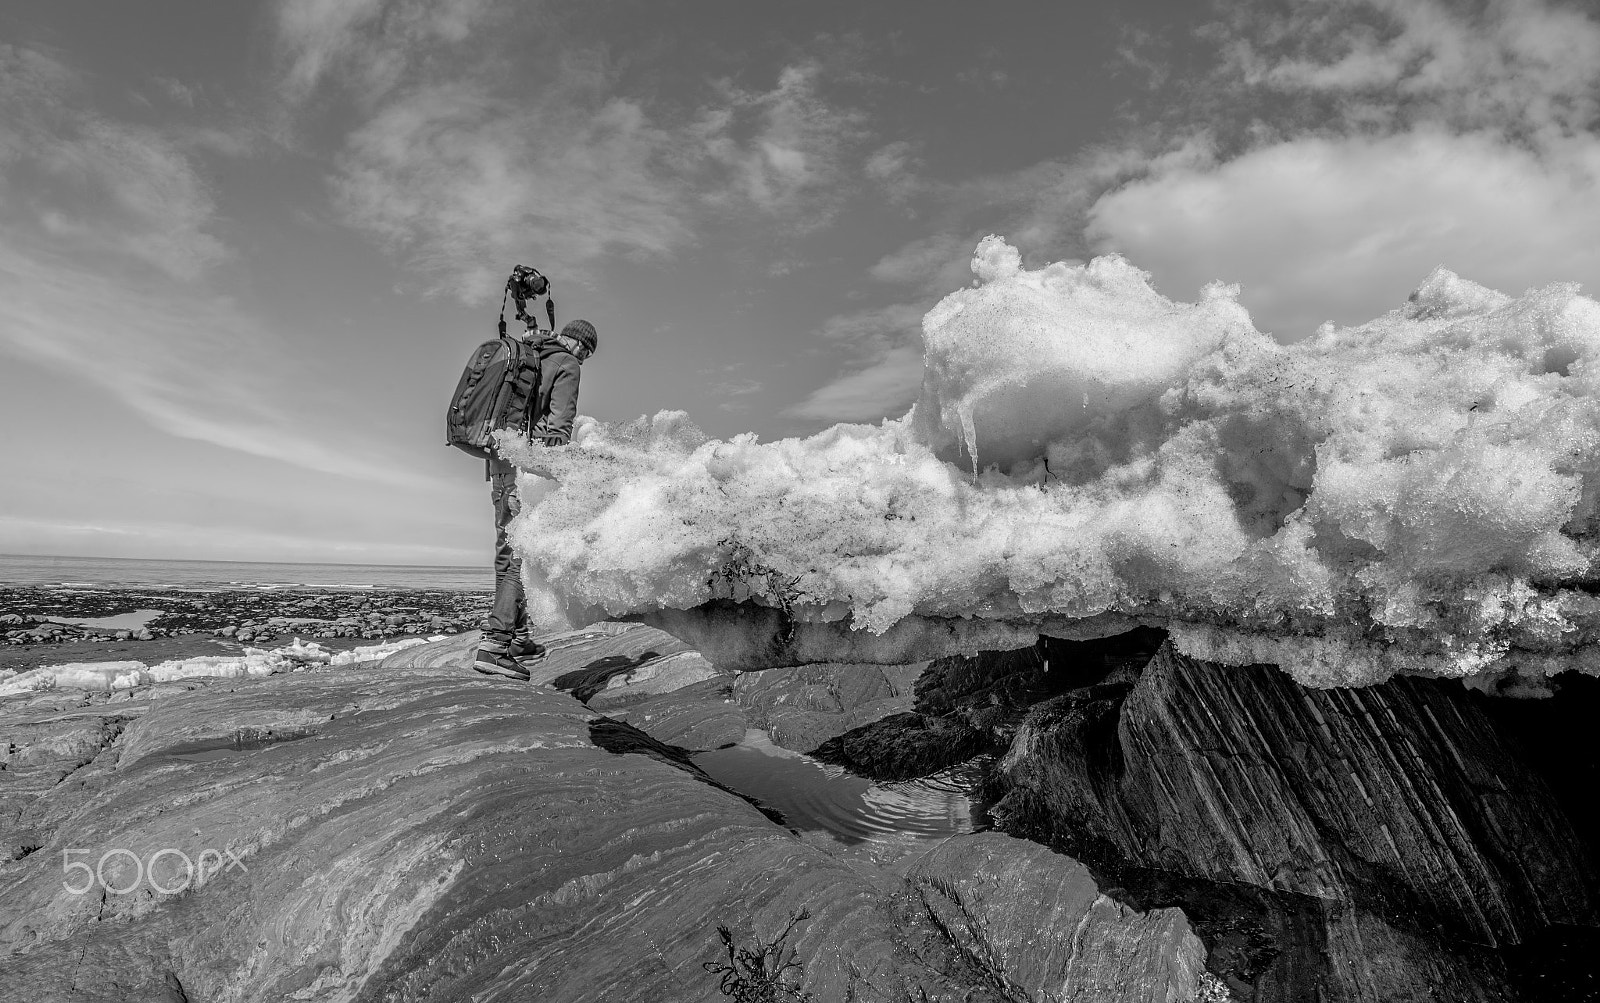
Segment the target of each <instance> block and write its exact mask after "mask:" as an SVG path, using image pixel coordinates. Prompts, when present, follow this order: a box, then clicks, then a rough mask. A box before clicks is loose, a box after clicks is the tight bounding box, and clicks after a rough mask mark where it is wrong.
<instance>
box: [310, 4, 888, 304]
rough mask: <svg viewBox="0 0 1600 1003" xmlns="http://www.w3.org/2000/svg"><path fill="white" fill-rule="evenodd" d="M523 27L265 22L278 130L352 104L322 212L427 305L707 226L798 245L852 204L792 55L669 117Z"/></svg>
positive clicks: (832, 134) (501, 19) (389, 13)
mask: <svg viewBox="0 0 1600 1003" xmlns="http://www.w3.org/2000/svg"><path fill="white" fill-rule="evenodd" d="M534 21H535V19H530V18H529V17H528V15H527V11H526V9H525V8H524V7H522V6H520V5H516V4H512V3H509V2H505V0H500V2H495V0H455V2H453V3H448V4H442V5H441V4H431V3H421V2H418V0H358V2H355V3H351V4H343V5H338V4H331V3H326V2H323V0H287V2H285V3H283V4H281V5H280V7H279V17H278V31H279V36H280V37H279V45H280V50H281V53H282V57H283V66H282V79H281V86H280V91H281V93H282V96H283V99H284V101H285V102H286V103H287V104H288V105H289V106H290V107H291V108H293V109H295V111H294V114H296V115H298V116H299V119H300V120H301V121H302V122H305V121H309V120H310V117H311V116H315V115H317V114H320V113H323V112H325V111H326V109H327V108H328V107H329V106H330V105H333V104H335V103H336V102H335V101H334V100H333V99H334V98H335V97H336V96H339V95H348V96H349V97H351V98H352V99H353V104H354V107H353V109H349V110H353V111H354V112H355V114H356V116H357V119H356V121H355V123H354V124H353V125H352V124H350V123H349V120H348V117H347V116H342V117H340V118H339V119H338V120H337V126H336V127H337V128H339V129H341V131H342V132H343V134H344V136H345V141H344V147H343V150H342V152H341V153H340V155H339V156H338V157H337V160H336V170H335V173H334V176H333V178H332V186H333V190H334V194H335V203H336V205H337V207H338V208H339V209H340V211H341V213H342V215H343V216H344V219H345V221H346V222H349V223H351V224H353V225H354V226H356V227H358V228H360V229H362V230H365V231H367V232H369V233H371V234H373V235H375V236H377V237H378V238H379V239H380V240H381V241H382V242H383V243H384V244H385V245H386V246H387V247H388V248H389V249H390V250H391V251H393V252H394V253H396V254H397V255H398V256H399V257H401V258H402V260H404V261H406V262H407V263H408V264H410V265H411V266H413V267H414V268H416V269H417V270H418V271H420V272H422V273H424V274H425V275H427V276H428V280H429V283H430V286H431V288H432V290H433V291H437V292H449V293H453V294H455V295H457V296H459V297H461V298H463V299H476V298H481V297H482V296H483V295H485V294H487V293H492V292H493V291H494V289H495V288H496V286H497V284H498V282H499V280H500V279H501V278H502V277H503V276H502V272H503V270H504V268H505V267H506V263H507V261H509V260H514V259H520V258H525V257H527V256H529V255H533V254H537V256H538V257H539V260H540V262H541V263H542V264H546V265H549V266H550V267H551V268H552V269H553V270H555V271H558V272H560V273H561V274H566V275H569V276H570V275H579V276H581V275H584V274H585V273H586V272H589V271H590V270H591V268H592V266H593V264H594V263H595V262H597V261H599V260H601V259H603V258H605V257H608V256H611V255H616V254H622V255H631V256H642V257H654V258H659V257H662V256H664V255H666V254H669V253H671V252H674V251H676V250H678V249H681V248H683V247H686V246H691V245H693V244H695V243H696V242H697V241H698V240H699V239H700V238H701V236H702V234H703V233H704V232H705V230H706V229H707V228H708V227H711V226H714V225H716V226H733V227H743V228H750V227H751V226H752V224H753V223H754V224H755V225H757V226H759V227H762V228H764V229H766V230H770V229H771V228H772V226H773V225H774V224H775V223H776V224H778V225H779V226H781V227H783V228H784V229H790V230H802V231H803V230H808V229H812V228H815V227H817V226H819V225H821V224H823V223H825V222H826V221H827V220H828V219H830V218H831V217H832V215H833V214H834V213H835V212H836V211H837V210H838V207H839V205H840V204H841V203H842V201H843V200H844V199H845V198H846V197H847V196H848V194H849V193H850V192H851V191H852V190H854V186H853V185H854V183H853V182H852V180H851V175H850V172H849V171H848V170H847V169H846V168H847V165H848V164H849V163H851V162H853V159H854V157H855V154H856V152H857V148H858V147H859V145H860V144H861V142H862V141H863V139H864V133H863V130H862V128H861V116H860V115H859V114H858V113H857V112H854V111H852V110H850V109H849V108H846V107H843V106H840V105H839V104H837V103H836V102H834V101H832V100H830V99H829V97H828V96H827V93H826V92H827V91H828V87H829V81H830V79H831V77H830V74H833V73H835V71H834V70H832V69H830V68H829V67H828V66H827V65H825V64H824V63H822V62H820V61H817V60H811V59H806V58H804V57H798V58H796V59H795V60H794V61H793V62H792V63H791V64H789V65H788V66H785V67H784V68H782V69H781V70H780V71H779V72H778V73H777V74H776V76H775V77H774V78H773V82H772V86H771V88H770V89H762V88H759V87H750V86H748V85H747V84H743V83H735V82H733V81H730V80H726V79H721V80H709V81H700V82H699V84H700V86H701V87H702V88H703V90H702V91H701V92H699V93H692V92H691V93H690V94H689V95H687V96H683V97H681V98H678V99H676V100H674V101H667V100H664V99H662V97H661V96H660V95H658V94H656V93H655V92H654V91H653V90H651V89H649V88H647V87H644V86H636V87H635V88H634V89H633V90H629V89H628V88H627V87H625V86H624V84H623V81H624V79H625V74H624V73H623V69H622V68H619V67H618V66H616V65H614V64H613V63H612V62H611V60H610V58H609V56H608V52H607V50H606V49H605V47H604V46H603V44H596V43H595V42H594V41H593V40H589V39H584V38H577V37H571V35H570V33H569V27H568V26H567V25H566V24H564V23H563V22H562V21H561V20H559V19H550V20H548V21H542V22H539V23H538V27H537V30H534V28H533V27H532V25H533V24H534ZM641 76H644V77H645V78H648V75H642V74H638V73H635V74H633V75H631V76H626V79H627V80H628V81H630V82H632V81H635V80H638V79H640V77H641ZM319 94H321V95H325V96H326V97H327V98H328V100H324V101H320V102H319V101H313V100H312V98H313V97H314V96H316V95H319ZM340 107H341V108H342V107H343V106H340ZM330 121H333V120H332V119H330ZM757 221H758V222H757Z"/></svg>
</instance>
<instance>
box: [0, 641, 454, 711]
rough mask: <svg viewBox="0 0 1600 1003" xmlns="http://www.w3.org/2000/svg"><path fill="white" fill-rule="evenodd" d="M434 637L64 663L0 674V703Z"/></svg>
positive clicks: (362, 652)
mask: <svg viewBox="0 0 1600 1003" xmlns="http://www.w3.org/2000/svg"><path fill="white" fill-rule="evenodd" d="M440 640H444V635H440V636H438V637H429V638H421V637H408V638H403V639H401V640H398V641H388V642H385V643H383V644H369V645H363V646H361V647H357V648H351V649H349V650H348V651H339V652H334V651H329V650H328V649H326V648H324V647H323V646H322V645H320V644H317V643H316V642H315V641H311V642H303V641H301V640H300V639H299V638H298V637H297V638H295V639H294V642H293V643H292V644H286V645H283V646H281V647H278V648H273V649H271V650H267V649H263V648H245V649H244V653H243V654H240V655H198V656H195V657H193V658H176V659H171V660H169V661H165V662H159V663H157V664H155V665H146V664H145V663H144V662H139V661H118V662H67V663H63V664H61V665H43V666H40V667H39V668H37V669H29V670H27V671H23V672H6V673H0V697H8V696H17V695H19V694H23V693H33V692H37V691H40V690H91V691H96V692H102V693H104V692H108V691H111V690H131V689H137V688H139V687H141V686H152V685H154V684H156V683H170V682H176V681H178V680H181V679H201V678H211V679H241V678H249V677H257V676H270V675H275V674H277V673H280V672H292V671H294V670H296V669H304V668H310V667H312V666H316V665H335V666H337V665H356V664H359V663H362V662H372V661H377V660H378V659H381V658H385V657H387V656H389V655H392V654H394V653H395V652H396V651H404V650H405V649H406V648H410V647H414V646H415V645H418V644H426V643H428V642H429V641H440Z"/></svg>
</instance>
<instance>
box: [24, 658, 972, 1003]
mask: <svg viewBox="0 0 1600 1003" xmlns="http://www.w3.org/2000/svg"><path fill="white" fill-rule="evenodd" d="M643 640H649V639H648V638H634V639H632V640H630V639H628V638H627V637H626V634H625V633H622V632H619V633H616V634H608V633H606V632H597V633H596V634H595V635H594V636H593V637H592V638H591V641H590V642H589V644H590V647H588V648H587V649H586V648H585V646H584V645H583V644H579V643H572V644H568V645H566V646H565V647H564V648H562V649H560V650H559V651H556V652H555V653H553V655H552V658H553V659H555V660H557V661H558V662H559V661H561V660H563V659H565V660H566V661H567V662H568V663H569V664H570V663H578V664H583V663H585V662H589V661H593V660H594V659H595V658H598V657H604V656H605V655H606V654H608V653H615V650H616V649H618V648H619V647H620V648H622V649H624V650H625V649H626V647H627V646H628V645H629V644H632V643H635V642H639V641H643ZM400 655H405V656H408V658H409V659H414V660H419V661H420V660H424V659H427V658H430V657H437V656H439V655H440V652H439V650H438V649H435V650H434V651H433V652H431V653H425V652H420V651H407V652H401V653H400ZM400 655H397V656H395V660H396V661H398V660H400ZM556 667H559V666H556ZM135 703H137V704H139V705H141V707H142V710H141V712H140V713H138V714H129V719H128V721H127V722H125V727H123V728H122V730H121V731H120V732H118V733H116V734H110V733H101V734H100V736H99V737H95V736H94V735H92V734H88V733H87V732H86V734H85V736H84V737H83V739H82V741H79V742H77V744H73V742H69V741H67V740H66V739H65V738H59V740H58V739H51V741H54V742H56V744H57V745H59V753H60V755H59V756H58V757H57V759H58V760H59V759H60V758H61V757H69V758H70V759H72V760H82V759H85V758H87V759H88V761H87V762H85V763H81V764H80V765H78V766H77V768H76V769H72V770H71V772H70V773H69V774H68V778H67V780H66V781H65V782H57V783H54V784H52V785H51V786H49V787H48V789H44V788H40V789H38V790H36V791H35V794H34V796H33V797H32V798H31V799H30V800H28V801H26V803H23V804H21V805H20V807H12V808H8V810H10V811H13V813H14V815H15V816H16V817H18V819H19V821H20V822H21V824H23V825H25V826H26V827H27V828H28V829H29V831H30V833H31V834H32V836H31V839H32V841H33V842H32V844H30V849H29V852H27V853H26V854H25V855H22V856H21V857H20V858H19V859H16V860H12V861H9V862H5V863H0V969H3V970H4V971H5V972H6V987H7V988H6V991H7V993H8V995H12V996H15V997H16V998H19V999H29V1000H41V1001H48V1000H61V999H73V1000H104V1001H108V1003H109V1001H122V1000H128V999H174V1000H179V999H187V1000H213V999H228V1000H236V1001H252V1000H262V1001H269V1000H270V1001H277V1000H282V999H291V998H299V999H317V1000H341V999H345V1000H349V999H372V1000H377V999H396V1000H399V999H420V998H428V999H438V1000H457V999H468V998H471V999H476V1000H529V999H537V1000H542V1001H561V1000H574V1001H576V1000H615V999H661V1000H675V1001H676V1000H715V999H720V998H722V997H720V996H719V995H718V994H717V991H716V984H715V980H714V979H712V978H710V977H709V976H707V974H706V973H705V972H704V971H703V970H702V969H701V968H700V962H702V961H704V960H709V959H710V958H712V957H714V956H715V950H716V939H715V937H716V935H715V928H716V926H717V924H719V923H726V924H728V925H730V926H731V927H732V928H733V930H734V932H735V935H736V937H737V938H739V940H740V942H742V943H753V942H754V941H755V940H757V939H758V938H762V937H768V936H771V935H772V934H773V933H774V932H775V931H776V930H778V929H781V927H782V925H783V923H784V922H786V920H787V917H788V916H789V915H790V914H791V913H793V912H795V911H798V910H800V909H802V908H805V909H809V910H810V912H811V914H812V919H810V920H809V921H807V922H806V923H804V924H802V925H801V926H800V927H799V928H798V929H797V930H796V935H795V937H794V938H793V939H792V943H793V945H794V946H795V948H796V949H797V951H798V956H799V957H800V959H801V960H802V962H803V963H804V966H805V983H806V987H807V989H809V990H810V991H812V992H814V993H816V994H817V998H819V999H829V1000H832V999H847V998H852V997H854V998H873V997H871V996H868V995H867V993H868V987H869V986H871V987H875V988H876V990H877V991H878V992H879V993H881V994H884V995H887V997H888V998H913V999H930V1000H948V1001H955V1000H969V1001H974V1003H977V1001H992V1003H999V1001H1000V1000H1001V998H1002V997H1001V995H1000V994H999V993H998V992H997V991H995V990H994V989H992V988H990V987H989V985H988V982H987V976H986V975H985V973H983V972H981V971H977V970H976V969H973V968H972V966H971V965H970V964H969V963H967V962H966V961H964V960H963V959H962V958H961V956H960V955H959V952H956V951H955V950H954V949H953V948H951V947H950V945H949V944H948V942H946V941H944V940H943V939H942V937H941V936H940V935H938V933H937V931H936V930H935V929H934V928H933V927H932V926H931V924H929V923H926V922H922V921H919V920H918V919H917V918H916V917H915V916H913V915H909V914H907V913H906V912H905V911H904V910H901V909H899V907H898V906H897V904H896V903H897V902H898V901H899V899H898V896H900V895H901V894H902V892H903V887H904V886H903V885H901V884H900V883H898V882H896V881H891V880H889V879H887V878H884V877H881V876H876V875H873V874H870V873H864V872H863V871H861V870H858V869H856V868H852V867H849V866H846V865H845V864H843V863H840V862H839V861H836V860H834V859H833V858H831V857H830V856H828V855H827V854H826V853H824V852H822V851H821V850H819V849H817V848H816V847H814V846H812V845H810V844H808V843H806V842H804V841H801V840H799V839H797V838H796V837H794V836H793V835H792V834H790V833H789V832H788V831H787V830H785V829H783V828H781V827H779V826H776V825H774V824H773V823H772V822H770V821H769V820H768V819H766V818H764V817H763V816H762V815H761V814H760V813H759V812H758V811H756V810H755V809H754V808H752V807H751V806H750V805H748V804H746V803H745V802H744V801H743V800H741V799H740V798H739V797H736V796H733V795H731V794H729V793H728V792H726V791H724V790H720V789H718V788H716V787H714V786H712V785H710V784H707V783H705V782H703V780H702V779H700V778H698V777H696V776H694V775H693V773H692V771H688V770H685V769H683V768H682V764H681V763H668V762H666V761H664V760H663V759H662V758H661V757H660V756H657V755H652V752H651V750H653V749H655V747H654V746H651V747H650V749H645V748H644V747H643V746H640V748H639V749H638V750H636V751H638V752H642V753H643V754H615V753H613V752H609V751H606V750H604V749H601V748H598V747H596V746H595V744H593V741H592V740H591V739H592V735H593V730H592V727H593V720H592V719H593V717H594V715H593V714H592V713H591V712H590V711H588V710H587V709H586V708H584V707H583V706H582V705H580V704H578V703H577V702H575V701H573V700H572V699H571V698H570V697H567V696H565V695H562V694H559V693H556V692H553V691H551V690H549V689H547V688H543V687H540V686H536V685H535V686H530V685H524V684H518V683H510V682H506V681H502V680H496V679H488V678H485V677H482V676H479V675H477V674H475V673H472V672H471V671H470V670H466V669H462V668H460V667H459V666H456V665H453V664H452V665H445V666H443V667H418V666H412V667H409V668H408V667H403V666H395V665H384V666H366V667H360V668H351V669H330V670H327V671H323V672H317V673H307V674H299V675H294V676H275V677H268V678H265V679H261V680H237V681H235V680H228V681H217V682H213V683H210V684H209V685H204V686H198V687H196V688H194V689H191V690H187V691H182V692H169V693H167V694H166V695H164V696H162V697H161V698H160V699H153V698H152V696H151V695H149V694H144V693H141V694H138V695H137V697H136V698H135V699H130V700H129V701H126V702H125V704H124V706H127V707H131V706H132V705H133V704H135ZM33 706H35V708H37V707H38V705H33ZM105 713H106V712H105V710H104V709H95V710H94V714H91V715H88V716H85V717H84V718H83V721H82V727H83V728H84V729H89V730H90V731H92V730H93V728H97V727H101V726H102V725H100V724H97V723H95V722H96V721H103V720H104V719H105V718H104V715H105ZM74 727H77V725H74ZM45 744H47V743H44V744H42V743H40V742H34V743H31V744H29V745H27V746H26V747H25V748H28V749H36V753H35V755H36V758H38V759H39V760H40V762H43V761H44V760H45V759H48V758H49V756H47V755H46V754H45V751H44V749H45ZM19 747H21V746H20V743H19ZM656 751H659V750H656ZM668 758H671V757H668ZM60 768H66V767H64V766H63V767H60ZM3 772H6V773H9V772H10V771H9V770H7V771H3ZM82 861H87V862H88V863H89V865H90V867H89V871H88V872H87V873H88V876H89V878H90V881H89V882H88V883H87V885H88V887H87V889H86V890H83V893H82V894H75V893H74V891H73V888H74V887H76V888H79V889H80V890H82V889H84V884H83V881H82V879H83V877H84V874H85V872H83V871H80V870H70V871H64V865H65V864H66V863H68V862H82ZM64 879H66V881H67V885H66V886H64V885H63V880H64ZM941 945H942V946H941Z"/></svg>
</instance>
